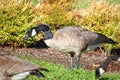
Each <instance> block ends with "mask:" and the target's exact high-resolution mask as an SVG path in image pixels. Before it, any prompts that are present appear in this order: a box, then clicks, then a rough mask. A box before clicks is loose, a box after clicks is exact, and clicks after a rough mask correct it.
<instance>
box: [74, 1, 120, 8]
mask: <svg viewBox="0 0 120 80" xmlns="http://www.w3.org/2000/svg"><path fill="white" fill-rule="evenodd" d="M88 1H89V2H91V1H92V0H91V1H90V0H88ZM98 1H99V0H98ZM105 1H106V2H109V3H113V4H120V0H105ZM74 7H75V8H86V7H89V4H88V3H87V2H86V1H85V0H77V2H76V3H75V4H74Z"/></svg>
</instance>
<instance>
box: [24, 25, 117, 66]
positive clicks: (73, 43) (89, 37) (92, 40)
mask: <svg viewBox="0 0 120 80" xmlns="http://www.w3.org/2000/svg"><path fill="white" fill-rule="evenodd" d="M41 31H43V32H44V42H45V43H46V44H47V45H48V46H49V47H51V48H55V49H58V50H61V51H63V52H67V53H69V54H71V64H70V68H73V62H74V61H73V59H74V54H75V53H76V55H77V60H76V63H77V64H76V66H77V68H79V61H80V55H81V53H82V52H83V51H89V50H91V49H95V48H96V47H98V46H99V45H101V44H102V43H110V44H115V43H116V42H115V41H113V40H112V39H110V38H108V37H106V36H104V35H102V34H99V33H95V32H91V31H89V30H87V29H84V28H80V27H77V26H76V27H75V26H66V27H64V28H61V29H59V30H58V31H57V32H56V33H55V34H54V36H53V34H52V32H51V30H50V28H49V27H48V26H47V25H44V24H40V25H38V26H37V27H34V28H29V29H28V30H27V32H26V35H25V37H24V38H23V40H26V39H28V38H29V37H32V36H35V35H36V34H38V33H39V32H41Z"/></svg>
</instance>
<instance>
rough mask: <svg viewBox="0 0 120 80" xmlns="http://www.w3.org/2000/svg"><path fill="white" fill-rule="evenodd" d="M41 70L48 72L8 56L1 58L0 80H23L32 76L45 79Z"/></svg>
mask: <svg viewBox="0 0 120 80" xmlns="http://www.w3.org/2000/svg"><path fill="white" fill-rule="evenodd" d="M40 70H43V71H48V70H47V69H45V68H40V67H38V66H37V65H36V64H33V63H31V62H29V61H26V60H22V59H19V58H16V57H13V56H8V55H3V56H0V80H22V79H24V78H26V77H27V76H28V75H30V74H31V75H35V76H38V77H44V75H43V74H42V73H41V72H40Z"/></svg>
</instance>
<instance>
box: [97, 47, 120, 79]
mask: <svg viewBox="0 0 120 80" xmlns="http://www.w3.org/2000/svg"><path fill="white" fill-rule="evenodd" d="M111 53H112V55H110V56H109V57H107V59H106V60H105V62H104V63H103V64H102V65H100V66H99V67H98V68H97V69H96V70H95V77H96V78H99V77H100V76H101V75H102V74H104V73H105V72H106V69H107V67H108V65H109V63H110V62H111V61H113V60H114V61H118V62H120V49H112V51H111ZM113 54H114V55H113Z"/></svg>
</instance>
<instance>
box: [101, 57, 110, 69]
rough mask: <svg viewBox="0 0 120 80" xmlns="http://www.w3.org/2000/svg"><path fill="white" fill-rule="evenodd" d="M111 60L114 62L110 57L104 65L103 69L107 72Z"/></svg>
mask: <svg viewBox="0 0 120 80" xmlns="http://www.w3.org/2000/svg"><path fill="white" fill-rule="evenodd" d="M111 60H112V59H111V57H108V58H107V59H106V60H105V62H104V63H103V65H102V68H103V69H104V70H106V68H107V66H108V65H109V63H110V61H111Z"/></svg>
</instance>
